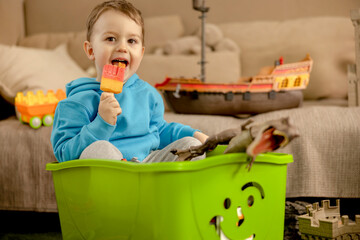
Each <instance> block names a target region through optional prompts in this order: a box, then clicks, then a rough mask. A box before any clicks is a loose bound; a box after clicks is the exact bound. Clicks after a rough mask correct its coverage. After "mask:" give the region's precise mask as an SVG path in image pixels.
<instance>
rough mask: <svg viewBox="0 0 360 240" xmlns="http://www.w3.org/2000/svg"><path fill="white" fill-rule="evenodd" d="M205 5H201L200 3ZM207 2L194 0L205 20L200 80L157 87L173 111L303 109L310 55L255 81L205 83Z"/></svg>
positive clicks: (274, 68) (264, 71) (264, 70)
mask: <svg viewBox="0 0 360 240" xmlns="http://www.w3.org/2000/svg"><path fill="white" fill-rule="evenodd" d="M200 2H201V3H200ZM204 2H205V1H204V0H199V1H197V0H193V6H194V9H195V10H198V11H201V12H202V16H201V17H200V18H201V19H202V39H201V40H202V49H201V61H200V64H201V77H200V79H195V78H194V79H185V78H166V79H165V81H164V82H162V83H159V84H156V85H155V87H156V88H157V89H158V90H160V91H162V93H163V95H164V98H165V100H166V101H167V103H168V105H169V106H170V107H171V108H172V110H173V111H175V112H177V113H190V114H218V115H238V114H257V113H264V112H269V111H273V110H278V109H287V108H295V107H299V106H300V105H301V103H302V100H303V94H302V91H301V90H303V89H305V88H306V87H307V85H308V83H309V76H310V71H311V69H312V63H313V61H312V59H311V57H310V56H309V55H307V56H306V58H305V59H303V60H302V61H299V62H295V63H288V64H284V63H283V59H282V58H280V59H279V60H278V61H276V63H275V66H271V67H264V68H262V69H261V70H260V72H259V74H258V75H256V76H254V77H251V78H243V79H240V80H239V81H238V82H237V83H233V84H224V83H220V82H221V80H219V83H206V81H205V63H206V61H205V46H204V45H205V34H204V28H205V13H206V12H207V11H208V10H209V8H207V7H205V6H204V5H205V3H204Z"/></svg>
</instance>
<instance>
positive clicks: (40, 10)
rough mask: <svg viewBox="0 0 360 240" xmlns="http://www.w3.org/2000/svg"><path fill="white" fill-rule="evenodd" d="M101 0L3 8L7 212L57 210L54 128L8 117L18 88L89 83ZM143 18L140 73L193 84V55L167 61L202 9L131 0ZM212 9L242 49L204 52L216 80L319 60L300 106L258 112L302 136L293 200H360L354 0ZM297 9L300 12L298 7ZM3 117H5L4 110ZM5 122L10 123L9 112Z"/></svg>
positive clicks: (1, 128)
mask: <svg viewBox="0 0 360 240" xmlns="http://www.w3.org/2000/svg"><path fill="white" fill-rule="evenodd" d="M96 2H100V1H99V0H92V1H87V0H81V1H75V2H74V1H55V0H53V1H49V0H25V1H22V0H12V1H7V0H0V31H1V35H0V62H1V64H0V93H1V97H2V99H1V101H0V105H1V117H2V120H1V121H0V210H29V211H49V212H53V211H57V207H56V200H55V195H54V189H53V184H52V179H51V174H50V173H49V172H46V171H45V165H46V163H48V162H52V161H55V158H54V156H53V153H52V149H51V145H50V140H49V139H50V134H51V128H49V127H42V128H40V129H38V130H33V129H31V128H30V127H29V126H27V125H23V124H21V123H20V122H19V121H18V120H17V119H16V117H15V116H13V115H12V113H13V111H12V109H13V107H12V106H11V104H10V103H9V102H13V100H14V96H15V94H16V92H17V91H27V90H37V89H39V88H41V89H44V90H47V89H57V88H64V85H65V84H66V83H67V82H69V81H71V80H72V79H75V78H77V77H80V76H90V75H92V74H93V72H92V68H91V66H92V63H91V62H89V61H88V60H87V58H86V56H85V54H83V51H82V42H83V40H84V38H85V32H84V22H85V19H86V16H87V14H88V12H89V11H90V9H91V8H92V7H93V5H94V4H95V3H96ZM132 2H133V3H134V4H135V5H136V6H138V7H139V8H140V9H142V10H143V14H144V17H145V31H146V39H145V43H146V54H145V56H144V59H143V62H142V65H141V67H140V69H139V72H138V73H139V75H140V76H141V77H142V78H143V79H144V80H146V81H148V82H149V83H151V84H155V83H158V82H161V81H163V80H164V78H165V76H167V75H168V76H180V75H181V76H189V77H193V76H197V75H198V74H199V72H200V67H199V66H198V65H197V64H196V63H197V62H198V61H199V59H200V57H199V56H198V55H161V54H156V53H155V51H156V49H159V48H162V47H163V46H164V44H166V43H167V41H175V40H176V39H178V38H180V37H183V36H188V35H194V32H196V30H197V29H198V28H199V20H198V18H197V16H198V15H199V13H197V12H195V11H193V10H192V8H191V1H190V0H189V1H187V2H185V1H176V2H173V1H166V0H158V1H152V2H151V4H150V5H149V4H148V3H147V1H146V0H133V1H132ZM261 3H262V5H261V6H262V7H261V8H258V7H257V6H258V5H256V6H255V4H254V6H253V5H252V3H250V2H247V1H237V0H232V1H227V2H226V3H225V2H221V3H220V2H218V1H209V2H208V4H209V6H210V12H209V13H208V22H211V23H214V24H216V26H217V27H218V28H219V29H220V30H221V32H222V33H223V36H224V38H225V37H226V38H228V39H231V40H232V41H233V42H235V43H236V44H237V46H238V48H239V49H240V51H239V52H233V51H215V52H210V53H207V60H208V62H209V63H208V64H207V77H208V80H209V81H221V82H234V81H236V80H237V79H238V78H239V77H240V76H252V75H254V74H256V73H257V71H258V70H259V69H260V68H261V67H263V66H265V65H271V64H273V62H274V60H275V59H277V58H278V57H279V56H283V57H284V60H285V62H293V61H297V60H300V59H302V58H303V57H304V56H305V55H306V54H307V53H309V54H310V55H311V56H312V58H313V59H314V67H313V71H312V73H311V77H310V84H309V86H308V88H307V89H306V90H304V103H303V106H302V107H301V108H297V109H287V110H286V109H284V110H279V111H275V112H269V113H264V114H260V115H256V116H253V118H254V119H255V120H256V121H265V120H269V119H274V118H279V117H282V116H290V117H291V118H292V119H293V122H294V124H295V125H297V126H298V128H299V131H300V135H301V137H300V138H297V139H295V140H294V141H293V142H292V143H291V144H290V145H288V146H287V147H286V148H284V149H281V150H280V151H281V152H285V153H290V154H293V156H294V162H293V163H291V164H290V165H289V167H288V177H287V197H344V198H360V174H359V172H360V151H359V150H358V146H359V143H360V124H359V119H360V108H359V107H348V103H347V93H348V81H347V65H348V64H353V63H354V62H355V41H354V27H353V25H352V22H351V20H350V17H349V15H350V9H357V8H360V3H359V2H358V1H355V0H346V1H341V3H340V2H339V1H336V0H332V1H329V0H322V1H316V3H314V2H313V1H310V0H307V1H302V3H303V5H299V3H298V1H295V0H291V1H289V0H286V1H285V0H277V1H271V4H270V2H269V1H266V0H263V1H261ZM299 9H300V11H299ZM5 110H6V111H5ZM9 115H10V116H9ZM165 118H166V120H168V121H177V122H181V123H184V124H189V125H191V126H192V127H194V128H197V129H200V130H202V131H203V132H205V133H207V134H209V135H211V134H215V133H217V132H219V131H221V130H224V129H227V128H231V127H237V126H239V125H240V124H241V123H242V122H244V121H245V120H246V119H239V118H235V117H231V116H215V115H205V116H204V115H184V114H177V113H173V112H171V111H167V112H166V113H165Z"/></svg>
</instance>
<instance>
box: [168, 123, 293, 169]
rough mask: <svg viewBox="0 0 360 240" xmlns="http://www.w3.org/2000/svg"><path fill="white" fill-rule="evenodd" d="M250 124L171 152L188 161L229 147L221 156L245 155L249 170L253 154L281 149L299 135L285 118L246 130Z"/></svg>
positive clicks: (179, 159) (254, 155)
mask: <svg viewBox="0 0 360 240" xmlns="http://www.w3.org/2000/svg"><path fill="white" fill-rule="evenodd" d="M251 123H252V120H249V121H247V122H246V123H245V124H243V125H242V126H240V128H234V129H228V130H225V131H222V132H220V133H218V134H215V135H213V136H210V137H209V138H208V139H207V140H206V142H205V143H204V144H202V145H199V146H192V147H190V148H188V149H184V150H178V149H174V150H172V153H173V154H176V155H178V156H179V157H178V159H177V161H184V160H191V159H192V158H194V157H197V156H200V155H203V154H204V153H205V152H207V151H211V150H213V149H214V148H215V147H216V146H217V145H218V144H229V145H228V147H227V148H226V149H225V151H224V153H236V152H246V153H247V154H248V155H249V156H250V157H251V159H250V163H249V165H248V169H249V171H250V168H251V166H252V164H253V162H254V160H255V158H256V156H257V155H259V154H260V153H265V152H272V151H274V150H276V149H278V148H280V147H284V146H286V145H287V144H288V143H289V142H290V141H291V140H293V139H294V138H296V137H298V136H299V134H298V130H297V129H296V127H295V126H294V125H292V124H291V122H290V119H289V117H287V118H280V119H275V120H271V121H267V122H264V123H260V124H254V125H252V126H250V127H249V126H248V125H249V124H251Z"/></svg>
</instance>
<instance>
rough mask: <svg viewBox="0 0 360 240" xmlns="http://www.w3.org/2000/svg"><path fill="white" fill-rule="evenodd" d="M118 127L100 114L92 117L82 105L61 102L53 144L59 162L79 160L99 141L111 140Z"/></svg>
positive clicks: (58, 108)
mask: <svg viewBox="0 0 360 240" xmlns="http://www.w3.org/2000/svg"><path fill="white" fill-rule="evenodd" d="M115 127H116V125H111V124H108V123H106V122H105V121H104V120H103V119H102V118H101V116H100V115H99V114H97V115H95V116H91V115H90V114H89V111H88V110H87V109H86V108H85V107H84V106H82V105H80V104H78V103H74V102H59V104H58V106H57V108H56V112H55V117H54V125H53V131H52V133H51V144H52V146H53V150H54V154H55V157H56V159H57V160H58V161H59V162H64V161H69V160H73V159H77V158H79V156H80V154H81V153H82V151H83V150H84V149H85V148H86V147H87V146H89V145H90V144H91V143H93V142H95V141H98V140H109V139H110V136H111V134H112V133H113V131H114V130H115Z"/></svg>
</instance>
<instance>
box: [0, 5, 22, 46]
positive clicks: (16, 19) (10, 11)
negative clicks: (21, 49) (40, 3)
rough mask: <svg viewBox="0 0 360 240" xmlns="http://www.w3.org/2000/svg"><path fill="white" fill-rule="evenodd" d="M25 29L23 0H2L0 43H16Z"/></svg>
mask: <svg viewBox="0 0 360 240" xmlns="http://www.w3.org/2000/svg"><path fill="white" fill-rule="evenodd" d="M24 29H25V28H24V11H23V0H11V1H9V0H0V32H1V34H0V43H1V44H8V45H15V44H16V43H17V41H18V40H19V39H20V38H21V37H23V36H24V33H25V30H24Z"/></svg>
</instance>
